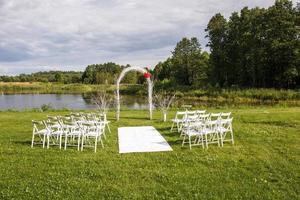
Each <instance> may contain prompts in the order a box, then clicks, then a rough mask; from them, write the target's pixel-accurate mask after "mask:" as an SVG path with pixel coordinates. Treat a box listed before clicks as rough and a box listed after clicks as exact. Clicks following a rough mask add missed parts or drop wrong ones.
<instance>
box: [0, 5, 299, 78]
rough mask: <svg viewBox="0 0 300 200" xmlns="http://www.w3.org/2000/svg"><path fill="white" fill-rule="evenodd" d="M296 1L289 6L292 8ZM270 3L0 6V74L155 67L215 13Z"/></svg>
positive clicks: (201, 30) (202, 37)
mask: <svg viewBox="0 0 300 200" xmlns="http://www.w3.org/2000/svg"><path fill="white" fill-rule="evenodd" d="M296 1H297V0H295V1H294V2H296ZM273 3H274V0H0V74H10V75H12V74H19V73H31V72H35V71H45V70H84V68H85V67H86V65H88V64H92V63H104V62H109V61H112V62H116V63H119V64H127V63H128V64H131V65H135V66H154V65H155V64H157V62H158V61H161V60H164V59H166V58H167V57H168V56H170V52H171V51H172V50H173V49H174V47H175V45H176V43H177V42H178V41H179V40H180V39H181V38H182V37H192V36H195V37H198V38H199V40H200V42H201V45H202V48H204V49H206V47H205V45H206V43H207V41H206V40H205V31H204V29H205V27H206V25H207V23H208V21H209V19H210V18H211V17H212V16H213V15H214V14H215V13H218V12H220V13H222V14H223V15H225V16H226V17H228V16H229V15H230V13H231V12H233V11H238V10H240V9H241V8H243V7H244V6H248V7H255V6H260V7H268V6H270V5H272V4H273Z"/></svg>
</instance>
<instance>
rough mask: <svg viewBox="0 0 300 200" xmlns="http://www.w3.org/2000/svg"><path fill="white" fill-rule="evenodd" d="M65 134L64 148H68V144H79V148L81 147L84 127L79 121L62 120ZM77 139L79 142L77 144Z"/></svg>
mask: <svg viewBox="0 0 300 200" xmlns="http://www.w3.org/2000/svg"><path fill="white" fill-rule="evenodd" d="M60 123H61V126H62V130H63V133H64V134H63V136H64V137H65V138H64V139H65V146H64V149H65V150H66V149H67V146H77V150H78V151H79V148H80V137H81V135H82V129H81V128H80V126H79V125H78V124H77V123H74V122H72V121H60ZM76 141H77V144H76Z"/></svg>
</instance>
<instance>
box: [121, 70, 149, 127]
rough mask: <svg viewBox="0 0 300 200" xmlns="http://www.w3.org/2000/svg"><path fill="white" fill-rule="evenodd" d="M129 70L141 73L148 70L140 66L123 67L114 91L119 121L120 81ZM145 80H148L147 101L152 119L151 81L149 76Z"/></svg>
mask: <svg viewBox="0 0 300 200" xmlns="http://www.w3.org/2000/svg"><path fill="white" fill-rule="evenodd" d="M129 71H138V72H141V73H143V74H145V73H147V72H148V71H147V70H146V69H144V68H141V67H128V68H125V69H124V70H123V71H122V72H121V74H120V76H119V78H118V80H117V92H116V103H117V116H116V118H117V120H118V121H119V119H120V83H121V81H122V79H123V78H124V76H125V75H126V73H127V72H129ZM147 82H148V102H149V118H150V120H151V119H152V109H153V107H152V92H153V83H152V81H151V79H150V78H147Z"/></svg>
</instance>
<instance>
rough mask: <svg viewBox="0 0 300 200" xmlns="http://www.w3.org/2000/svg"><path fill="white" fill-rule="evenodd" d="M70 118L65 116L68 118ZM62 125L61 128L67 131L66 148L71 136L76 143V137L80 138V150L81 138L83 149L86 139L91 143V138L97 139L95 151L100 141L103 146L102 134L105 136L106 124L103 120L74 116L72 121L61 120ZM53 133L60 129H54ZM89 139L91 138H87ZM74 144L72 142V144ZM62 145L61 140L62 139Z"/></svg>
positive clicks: (78, 144)
mask: <svg viewBox="0 0 300 200" xmlns="http://www.w3.org/2000/svg"><path fill="white" fill-rule="evenodd" d="M68 119H69V118H68V117H67V118H65V120H68ZM59 123H60V125H61V129H62V130H63V132H64V133H65V135H64V136H65V149H66V148H67V146H68V143H67V141H68V139H69V138H70V140H71V142H73V143H74V139H76V138H77V139H78V143H77V148H78V150H79V146H80V139H81V141H82V142H81V150H83V146H84V145H85V143H84V140H86V141H87V142H89V143H90V139H91V138H92V139H95V143H94V147H95V152H96V149H97V142H98V141H100V142H101V144H102V147H103V142H102V136H104V138H106V136H105V124H104V123H103V122H101V121H97V120H95V119H94V118H92V119H91V118H90V119H89V118H87V117H86V118H85V117H73V118H72V121H64V120H60V121H59ZM51 132H53V133H56V132H60V130H53V131H51ZM87 139H89V140H87ZM70 145H72V144H70ZM60 147H61V141H60Z"/></svg>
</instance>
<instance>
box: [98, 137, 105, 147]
mask: <svg viewBox="0 0 300 200" xmlns="http://www.w3.org/2000/svg"><path fill="white" fill-rule="evenodd" d="M99 138H100V143H101V146H102V148H104V145H103V142H102V139H101V136H100V137H99Z"/></svg>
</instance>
